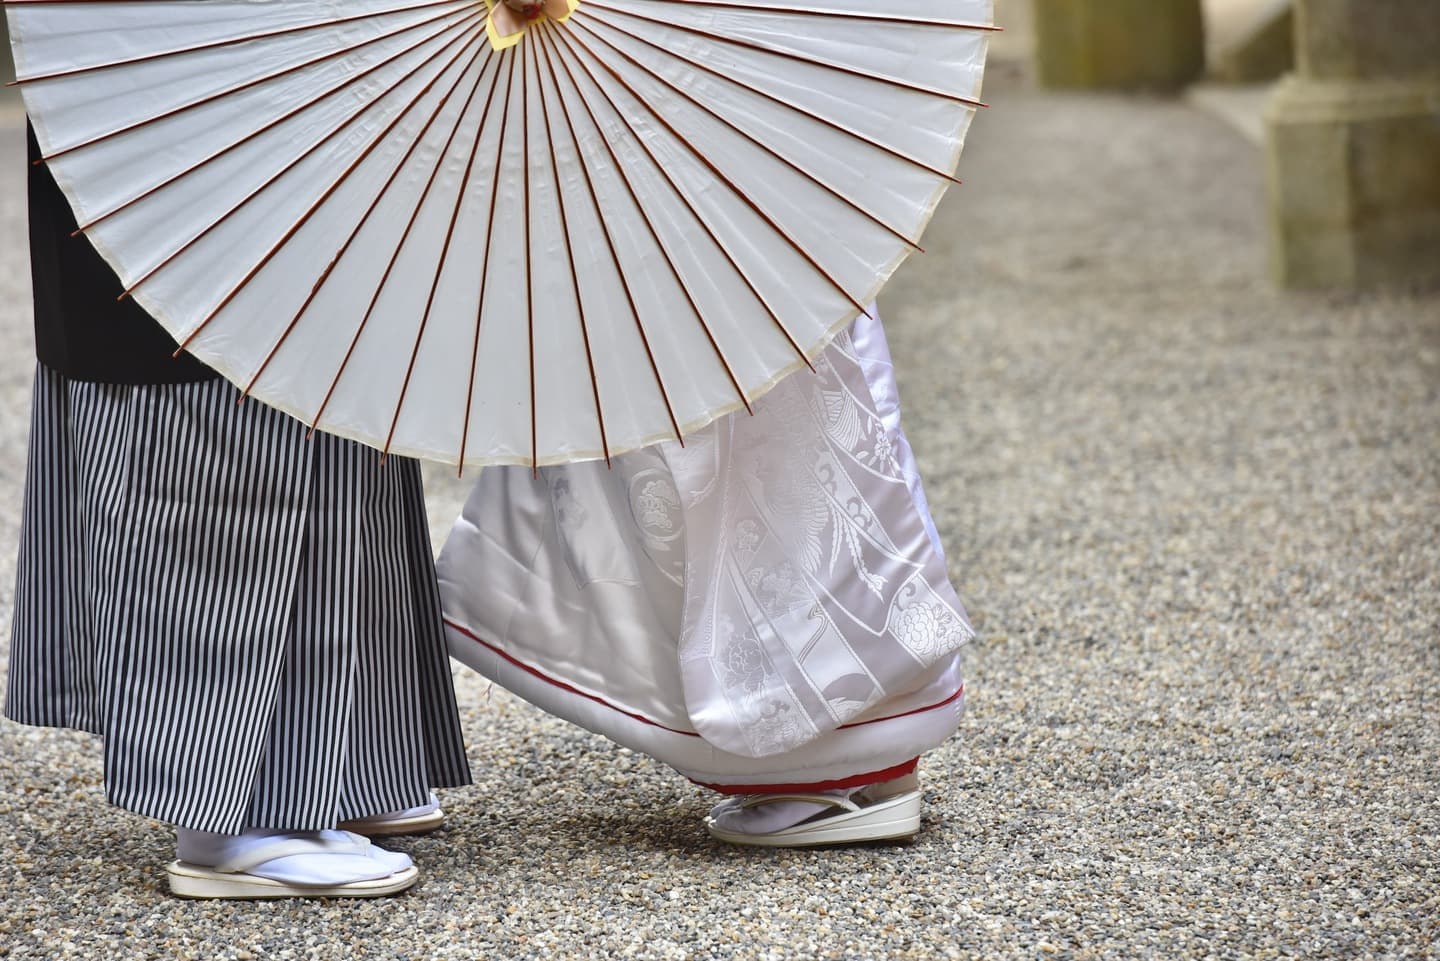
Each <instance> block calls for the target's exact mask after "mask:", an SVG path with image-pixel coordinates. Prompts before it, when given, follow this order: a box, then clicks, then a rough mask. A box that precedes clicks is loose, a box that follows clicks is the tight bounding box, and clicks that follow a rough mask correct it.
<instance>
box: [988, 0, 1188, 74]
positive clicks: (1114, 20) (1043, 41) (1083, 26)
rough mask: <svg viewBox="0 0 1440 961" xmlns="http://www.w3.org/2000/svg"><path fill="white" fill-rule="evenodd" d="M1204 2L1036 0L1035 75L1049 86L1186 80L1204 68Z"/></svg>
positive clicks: (1169, 0)
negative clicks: (1202, 4) (1202, 5)
mask: <svg viewBox="0 0 1440 961" xmlns="http://www.w3.org/2000/svg"><path fill="white" fill-rule="evenodd" d="M1001 2H1005V0H1001ZM1200 2H1201V0H1032V3H1033V4H1034V17H1035V68H1036V76H1037V77H1038V79H1039V81H1040V83H1041V84H1042V85H1043V86H1046V87H1079V88H1107V89H1114V90H1137V89H1162V90H1164V89H1175V88H1177V87H1182V86H1184V85H1185V84H1187V83H1189V82H1190V81H1192V80H1195V79H1197V78H1198V77H1199V76H1200V74H1201V73H1202V72H1203V71H1204V69H1205V26H1204V18H1203V16H1202V14H1201V7H1200Z"/></svg>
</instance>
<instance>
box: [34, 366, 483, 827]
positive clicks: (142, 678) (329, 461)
mask: <svg viewBox="0 0 1440 961" xmlns="http://www.w3.org/2000/svg"><path fill="white" fill-rule="evenodd" d="M236 397H237V393H236V391H235V389H234V388H233V387H231V386H229V385H228V384H226V383H224V382H223V381H208V382H202V383H191V384H176V385H165V386H143V387H142V386H116V385H103V384H94V383H83V382H79V381H71V380H69V379H67V378H65V377H62V376H61V375H59V374H56V373H54V372H53V371H50V370H49V369H47V368H45V367H44V366H43V365H42V366H40V367H39V371H38V374H37V377H36V382H35V399H34V413H33V422H32V431H31V439H30V455H29V461H28V471H27V476H26V492H25V515H24V521H23V526H22V531H21V542H20V560H19V576H18V581H17V587H16V598H15V618H14V626H13V644H12V649H11V656H10V680H9V691H8V697H7V701H6V714H7V716H9V717H10V718H12V719H14V720H16V721H20V722H23V723H27V724H37V725H46V726H55V727H71V728H79V729H81V730H85V731H91V732H93V733H96V734H100V735H102V736H103V737H104V739H105V791H106V796H107V798H108V799H109V800H110V801H112V802H113V803H115V804H117V805H119V806H121V807H123V808H127V809H129V810H131V811H134V812H137V813H140V814H145V815H149V816H152V817H156V818H159V819H161V820H165V821H170V822H173V823H175V824H178V825H181V826H183V827H187V828H193V829H197V830H208V831H220V832H226V833H235V832H238V831H240V830H241V829H243V828H244V827H246V826H257V827H269V828H287V829H291V830H316V829H322V828H329V827H333V826H334V825H335V824H336V823H337V822H338V821H341V820H346V819H351V818H358V817H364V816H367V815H373V814H378V813H381V812H385V811H393V810H397V809H401V808H405V807H410V806H412V805H417V804H422V803H424V801H425V800H426V798H427V795H428V791H429V789H430V787H432V786H437V787H443V786H453V785H459V784H464V783H468V782H469V770H468V767H467V765H466V761H465V754H464V749H463V745H462V743H461V738H460V730H459V723H458V716H457V712H456V708H455V699H454V691H453V689H452V687H451V678H450V669H449V664H448V661H447V658H446V654H445V642H444V638H443V635H442V629H441V622H440V609H439V600H438V597H437V594H436V588H435V579H434V567H433V559H432V555H431V551H430V541H429V533H428V528H427V525H426V519H425V510H424V501H423V494H422V489H421V481H420V471H419V467H418V465H417V464H416V463H415V462H413V461H409V460H405V459H401V458H391V460H390V461H389V463H388V464H386V465H384V466H381V465H379V463H378V458H377V455H376V454H375V453H374V452H373V451H369V450H367V449H365V448H362V447H360V446H359V445H357V444H353V443H351V442H349V441H344V440H340V439H338V438H333V437H330V436H327V435H320V434H317V435H315V437H314V438H313V439H312V440H310V441H308V442H307V440H306V439H305V428H304V426H303V425H301V424H300V423H299V422H297V421H295V420H293V419H291V418H289V417H286V416H285V415H283V414H280V413H277V412H275V411H273V410H270V409H269V408H266V407H264V406H262V405H260V404H256V403H253V402H249V403H245V404H243V405H237V404H236Z"/></svg>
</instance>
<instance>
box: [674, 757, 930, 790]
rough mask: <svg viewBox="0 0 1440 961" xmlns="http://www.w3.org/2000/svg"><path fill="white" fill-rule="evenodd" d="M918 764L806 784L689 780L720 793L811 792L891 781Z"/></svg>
mask: <svg viewBox="0 0 1440 961" xmlns="http://www.w3.org/2000/svg"><path fill="white" fill-rule="evenodd" d="M919 764H920V759H919V758H918V757H912V758H911V759H910V760H908V761H905V762H904V763H902V764H897V765H895V766H894V767H887V768H885V770H883V771H871V772H870V773H869V774H852V775H851V776H850V777H842V778H836V779H834V780H831V781H811V782H810V783H808V784H706V783H705V782H704V781H695V779H694V778H691V779H690V780H692V781H695V783H696V784H698V785H700V786H701V787H708V788H709V789H710V790H712V791H718V792H720V793H721V794H813V793H814V792H816V791H842V790H844V789H845V788H852V787H865V786H866V785H867V784H879V783H881V782H882V781H893V780H895V779H896V778H897V777H904V776H905V775H907V774H913V773H914V772H915V768H916V767H917V766H919Z"/></svg>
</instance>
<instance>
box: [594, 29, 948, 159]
mask: <svg viewBox="0 0 1440 961" xmlns="http://www.w3.org/2000/svg"><path fill="white" fill-rule="evenodd" d="M584 19H585V20H587V21H589V23H588V24H587V26H589V27H590V29H592V30H593V29H594V27H593V24H600V25H602V26H603V27H605V29H606V30H613V31H615V32H616V33H618V34H620V35H621V36H622V37H625V38H626V39H628V40H633V41H635V42H636V43H640V44H643V45H645V46H646V47H648V48H650V49H651V50H654V51H655V52H656V53H660V54H663V55H665V56H667V57H670V58H672V59H674V60H678V61H679V62H681V63H683V64H685V66H687V67H691V68H693V69H696V70H700V71H702V72H704V73H707V74H709V75H710V76H712V77H717V78H719V79H721V80H724V81H726V82H727V83H731V84H734V85H735V86H737V87H739V88H740V89H742V90H746V91H748V92H750V93H753V94H755V95H756V96H758V97H761V98H763V99H765V100H768V101H770V102H771V103H773V104H776V105H778V106H781V107H785V108H786V109H788V110H792V111H794V112H795V113H798V114H800V115H801V116H802V117H806V118H808V119H810V120H813V121H815V122H816V123H819V124H822V125H824V126H826V127H829V128H830V129H831V130H834V131H836V132H837V133H841V134H844V135H846V136H848V137H851V138H853V139H855V140H858V141H859V142H860V143H863V144H865V145H867V146H870V147H873V148H875V149H876V150H879V151H881V152H883V153H886V154H888V155H890V156H891V157H894V158H895V159H896V160H901V161H904V162H905V163H908V164H910V165H912V166H915V167H918V168H920V169H921V170H924V171H925V172H926V173H931V174H934V175H935V176H937V177H943V178H944V179H946V180H948V181H950V182H951V183H953V184H959V183H960V181H959V180H957V179H956V178H955V175H954V174H951V173H948V172H946V171H944V170H941V169H940V168H939V167H936V166H934V165H933V164H928V163H926V162H925V161H923V160H920V159H919V158H917V157H912V156H910V155H909V154H907V153H904V152H903V151H900V150H897V149H896V148H895V147H892V146H890V145H889V144H886V143H883V142H881V141H879V140H876V139H875V138H874V137H871V136H868V135H866V134H863V133H861V132H860V131H858V130H855V129H854V128H853V127H847V126H846V125H845V124H843V123H840V122H839V121H836V120H832V119H830V118H829V117H825V116H822V115H821V114H819V113H816V112H815V111H813V110H810V109H809V108H807V107H802V106H800V105H799V104H796V103H794V102H793V101H790V100H786V99H785V98H784V97H780V96H778V95H776V94H773V93H771V92H770V91H768V90H765V89H763V88H761V87H759V86H757V85H755V84H753V83H747V82H746V81H744V80H741V79H739V78H738V77H734V76H731V75H730V74H727V73H725V72H723V71H721V70H717V69H715V68H714V67H712V66H710V65H709V64H706V63H704V62H702V61H700V60H697V59H695V58H694V57H687V56H684V55H683V54H681V53H678V52H677V51H674V50H670V49H668V48H666V47H662V46H661V45H660V44H658V43H656V42H655V41H653V40H650V39H647V38H645V37H642V36H641V35H640V34H638V33H635V32H634V31H633V30H627V29H625V28H624V27H622V26H620V25H619V24H617V23H611V22H610V21H609V20H606V19H604V18H603V17H594V16H587V17H585V18H584Z"/></svg>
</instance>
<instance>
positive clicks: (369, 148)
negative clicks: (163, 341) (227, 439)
mask: <svg viewBox="0 0 1440 961" xmlns="http://www.w3.org/2000/svg"><path fill="white" fill-rule="evenodd" d="M479 37H480V34H479V32H478V31H476V32H473V33H472V34H471V35H470V37H469V43H468V44H466V45H465V46H462V47H461V48H460V50H458V51H457V52H456V53H455V55H454V56H453V57H451V59H450V61H449V62H448V63H447V64H445V66H444V67H443V68H441V69H440V70H439V71H438V72H437V73H436V74H435V76H434V77H432V78H431V79H430V80H429V82H427V83H426V84H425V85H424V86H423V87H422V88H421V90H420V92H419V93H418V94H416V95H415V96H414V97H413V98H412V99H411V101H410V103H408V104H407V105H406V106H405V109H404V110H402V111H400V112H399V113H398V114H396V115H395V117H394V118H393V119H392V120H391V121H390V123H389V124H388V125H387V126H386V127H385V128H384V129H383V130H381V131H380V132H379V133H378V134H376V135H375V136H374V137H373V138H371V141H370V143H369V144H368V145H366V147H365V149H364V150H363V151H361V153H360V154H359V156H357V157H356V158H355V159H354V160H352V161H351V162H350V164H349V165H348V166H347V167H346V168H345V170H344V171H343V172H342V173H341V174H340V176H339V177H338V178H336V180H335V182H334V183H332V184H331V185H330V187H329V188H327V189H326V191H325V192H324V193H323V194H321V196H320V197H319V198H318V199H317V200H316V201H315V203H313V204H311V205H310V208H309V209H308V210H306V212H305V214H304V215H303V216H302V217H301V218H300V220H299V221H298V222H297V223H296V224H295V225H294V226H293V227H292V228H291V229H290V230H288V231H287V232H286V233H285V235H284V236H283V237H281V238H280V240H279V241H278V242H277V243H276V244H275V245H274V246H273V247H271V248H270V250H269V251H268V252H267V253H266V254H265V256H264V257H263V258H261V260H260V262H259V263H257V264H256V265H255V266H254V267H252V268H251V269H250V271H249V273H247V274H246V275H245V277H244V278H243V279H242V280H241V282H240V283H239V284H237V285H236V286H235V287H234V288H233V289H232V290H231V291H230V292H229V293H228V294H227V295H226V296H225V298H224V299H223V300H222V301H221V302H220V303H219V304H217V305H216V306H215V307H214V308H213V309H212V310H211V311H210V313H209V314H208V315H207V316H206V317H205V319H204V320H203V321H202V322H201V324H200V326H199V327H197V328H196V329H195V330H194V331H192V332H191V333H190V336H189V337H187V338H186V340H185V343H183V344H181V345H180V348H179V350H177V351H176V354H179V353H180V351H182V350H184V349H185V347H186V346H187V345H188V344H189V342H190V340H192V339H193V338H194V337H195V335H196V334H198V333H199V332H200V330H201V329H203V328H204V327H205V326H206V325H208V324H209V323H210V322H211V321H213V320H214V319H215V318H216V316H218V315H219V313H220V312H221V311H222V310H223V309H224V308H225V307H226V306H227V305H228V304H229V303H230V302H231V301H232V300H233V299H234V298H235V296H236V295H238V294H239V293H240V291H241V290H243V289H244V288H245V286H247V285H248V284H249V283H250V281H251V280H253V279H254V278H255V276H256V275H257V274H258V273H259V272H260V271H261V270H262V269H263V268H264V267H265V266H266V265H267V264H268V263H269V262H270V260H271V258H273V257H274V256H275V255H276V254H277V253H279V251H280V250H281V248H282V247H284V245H285V244H286V243H288V242H289V240H290V238H292V237H293V236H294V235H295V233H297V232H298V231H299V229H300V228H301V227H303V226H304V225H305V224H306V223H307V222H308V221H309V220H310V218H311V217H313V216H314V215H315V214H316V213H317V212H318V211H319V210H320V208H321V207H323V206H324V205H325V203H326V202H327V201H328V200H329V199H330V197H331V196H333V195H334V194H335V192H336V191H337V190H339V189H340V187H341V186H342V185H343V184H344V183H345V182H346V181H347V180H349V178H350V176H351V175H352V174H353V173H354V172H355V171H356V170H357V169H359V167H360V165H361V164H363V163H364V162H365V161H366V160H368V159H369V158H370V156H371V154H373V153H374V152H375V150H377V149H378V148H379V147H380V146H381V145H382V144H383V143H385V141H386V138H388V137H389V136H390V134H391V132H392V131H394V130H395V128H396V127H398V126H399V125H400V124H401V122H403V121H404V120H405V118H406V117H408V116H409V115H410V111H412V110H414V109H415V107H416V106H418V105H419V103H420V101H421V100H423V99H424V98H425V96H426V94H428V93H429V92H430V91H431V90H432V89H433V88H434V87H435V85H436V84H437V83H439V81H440V78H441V77H443V76H444V75H445V73H446V72H447V71H448V70H449V69H450V67H452V66H454V64H455V62H456V61H458V60H459V59H460V57H462V56H464V54H465V50H466V49H468V47H469V46H470V44H473V43H474V42H475V41H476V40H478V39H479ZM447 49H448V47H447ZM487 62H488V61H487ZM423 66H425V64H420V65H419V66H417V67H416V68H415V70H416V71H418V70H419V69H420V68H421V67H423ZM435 116H438V112H437V113H436V114H434V115H432V118H431V120H432V122H433V119H434V117H435ZM428 129H429V124H427V125H426V127H425V130H428ZM423 133H424V130H422V131H421V134H422V135H423ZM421 139H423V138H422V137H417V138H416V139H415V141H414V142H413V143H412V144H411V146H410V149H409V150H407V151H406V152H405V155H404V156H403V157H402V158H401V161H400V163H399V164H398V165H397V166H396V168H395V170H394V171H392V172H391V174H390V179H389V181H387V183H386V185H385V187H382V188H381V190H380V193H379V194H378V195H377V196H376V197H375V198H374V199H373V200H372V202H371V203H370V205H369V207H367V208H366V211H365V213H364V215H363V216H362V217H361V218H360V222H359V223H358V224H357V225H356V226H355V228H354V229H353V230H351V232H350V235H349V236H348V237H347V238H346V239H345V242H344V243H343V244H342V245H341V246H340V248H339V249H338V250H337V251H336V253H335V256H334V257H332V258H331V260H330V262H329V263H328V264H327V265H326V266H325V269H324V270H323V271H321V273H320V276H319V278H317V279H316V281H315V283H314V284H313V285H312V286H311V288H310V294H309V296H307V297H306V298H305V302H304V303H303V304H301V305H300V308H299V310H297V311H296V312H295V315H294V316H293V317H291V318H290V321H289V323H288V324H286V326H285V329H284V330H283V331H281V333H280V336H279V338H278V339H276V341H275V343H274V344H272V345H271V347H270V350H269V352H268V353H267V354H266V355H265V360H264V361H263V362H262V363H261V364H260V367H259V368H258V369H257V370H256V371H255V373H254V374H253V375H251V377H250V380H249V382H248V383H247V384H246V386H245V389H244V390H243V391H242V392H241V397H242V398H244V397H245V396H246V395H248V394H249V393H250V392H251V391H252V390H253V389H254V388H255V383H256V382H257V381H258V380H259V379H260V376H261V375H262V374H263V373H265V370H266V368H267V367H269V366H270V362H271V361H272V360H274V359H275V355H276V354H277V353H279V351H280V348H281V347H282V346H283V345H284V344H285V342H286V340H288V339H289V337H290V335H291V333H293V332H294V330H295V328H296V326H297V325H298V324H299V323H300V318H301V317H303V316H304V315H305V312H306V311H307V310H309V309H310V305H311V304H312V303H314V301H315V298H317V297H319V296H320V291H321V290H322V289H323V288H324V286H325V282H326V281H328V280H329V279H330V275H331V273H333V272H334V270H335V268H336V267H337V266H338V265H339V263H340V260H341V259H342V258H343V257H344V256H345V253H346V252H347V251H348V250H349V249H350V245H351V244H353V243H354V242H355V238H356V237H357V236H359V234H360V231H361V230H362V229H363V228H364V226H365V224H366V222H367V221H368V220H369V219H370V215H371V214H372V213H373V212H374V211H375V208H376V207H377V206H379V203H380V199H381V198H382V197H383V196H384V194H385V191H386V190H388V189H389V185H390V183H393V182H394V180H395V179H396V178H397V177H398V176H399V174H400V172H401V171H402V170H403V169H404V167H405V161H406V160H408V159H409V158H410V156H411V155H412V154H413V153H414V152H415V150H416V149H418V147H419V145H420V142H421Z"/></svg>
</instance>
